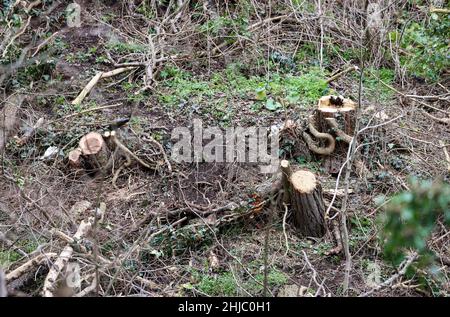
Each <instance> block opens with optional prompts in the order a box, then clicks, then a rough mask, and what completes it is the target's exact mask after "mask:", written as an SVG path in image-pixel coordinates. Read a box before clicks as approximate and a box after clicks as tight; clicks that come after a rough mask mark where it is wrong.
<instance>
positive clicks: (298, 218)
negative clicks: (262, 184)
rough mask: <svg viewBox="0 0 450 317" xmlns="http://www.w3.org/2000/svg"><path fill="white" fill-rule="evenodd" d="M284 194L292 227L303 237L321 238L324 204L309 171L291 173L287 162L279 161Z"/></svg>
mask: <svg viewBox="0 0 450 317" xmlns="http://www.w3.org/2000/svg"><path fill="white" fill-rule="evenodd" d="M281 169H282V173H283V176H282V177H283V183H284V187H285V193H286V192H288V193H289V194H288V195H284V196H283V199H288V200H289V202H290V205H291V208H292V210H293V215H294V225H295V227H296V228H297V229H298V231H299V232H300V233H301V234H302V235H304V236H310V237H319V238H320V237H322V236H323V235H324V234H325V231H326V227H325V203H324V201H323V197H322V187H321V186H320V184H319V183H318V182H317V179H316V176H315V175H314V174H313V173H311V172H310V171H305V170H300V171H296V172H294V173H292V172H291V169H290V167H289V162H288V161H286V160H283V161H281Z"/></svg>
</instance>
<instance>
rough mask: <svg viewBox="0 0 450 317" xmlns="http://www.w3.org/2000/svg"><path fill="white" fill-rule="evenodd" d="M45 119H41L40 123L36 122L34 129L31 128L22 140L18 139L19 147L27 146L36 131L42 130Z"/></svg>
mask: <svg viewBox="0 0 450 317" xmlns="http://www.w3.org/2000/svg"><path fill="white" fill-rule="evenodd" d="M44 122H45V120H44V118H39V120H38V121H36V123H35V124H34V125H33V127H31V128H30V129H28V130H27V131H26V132H25V133H24V134H23V135H22V137H20V138H17V139H16V142H17V144H18V145H19V146H23V145H24V144H26V143H27V142H28V141H29V140H30V139H31V138H32V137H33V136H34V134H35V133H36V131H37V130H38V129H40V128H42V126H43V125H44Z"/></svg>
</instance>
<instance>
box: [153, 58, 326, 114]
mask: <svg viewBox="0 0 450 317" xmlns="http://www.w3.org/2000/svg"><path fill="white" fill-rule="evenodd" d="M241 68H242V65H240V64H238V63H234V64H230V65H229V66H228V67H227V68H226V69H225V70H223V71H221V72H217V73H215V74H213V75H212V76H211V78H210V79H209V80H200V79H197V78H194V77H193V76H192V75H191V74H190V73H188V72H184V71H181V70H180V69H177V68H174V67H166V68H165V69H164V70H162V71H161V73H160V76H161V77H162V78H163V79H164V82H163V90H162V91H164V93H160V95H159V101H160V102H161V103H163V104H167V105H177V104H180V103H186V102H190V103H196V104H200V103H202V104H207V103H209V102H211V100H213V99H214V100H216V101H217V98H220V99H221V100H223V102H222V104H223V103H225V104H226V103H227V102H226V101H229V100H231V99H233V98H241V99H253V100H256V102H255V103H256V107H254V108H255V109H258V110H259V109H261V107H265V108H266V109H268V110H272V111H273V110H277V109H279V108H281V104H280V103H279V102H277V101H275V100H277V99H278V98H281V99H284V100H285V101H286V103H287V104H288V105H294V104H300V105H306V104H311V103H315V102H316V101H317V99H318V98H320V97H321V96H322V95H323V94H324V93H325V92H326V90H327V84H326V81H325V79H324V77H325V76H324V74H323V73H322V72H321V71H320V70H319V69H318V68H311V69H309V70H308V71H307V72H305V73H304V74H301V75H289V74H288V75H283V76H282V75H280V74H273V75H271V76H270V77H267V76H250V77H246V76H245V75H244V74H243V73H242V72H241ZM213 97H215V98H213Z"/></svg>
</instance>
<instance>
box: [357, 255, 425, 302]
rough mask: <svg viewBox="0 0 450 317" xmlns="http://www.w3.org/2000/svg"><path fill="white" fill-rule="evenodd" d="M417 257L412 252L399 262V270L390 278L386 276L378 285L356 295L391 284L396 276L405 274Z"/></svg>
mask: <svg viewBox="0 0 450 317" xmlns="http://www.w3.org/2000/svg"><path fill="white" fill-rule="evenodd" d="M417 258H418V254H417V253H416V252H412V253H411V254H410V255H409V256H408V257H407V258H406V260H404V261H403V262H402V263H401V264H400V270H399V271H398V273H396V274H394V275H392V276H391V277H390V278H388V279H387V280H386V281H384V282H383V283H381V284H380V285H378V286H376V287H374V288H372V289H371V290H370V291H367V292H365V293H363V294H361V295H359V296H358V297H367V296H369V295H371V294H372V293H374V292H376V291H379V290H380V289H382V288H385V287H389V286H391V285H392V283H393V282H395V281H396V280H397V279H398V278H400V277H402V276H403V275H405V273H406V270H407V269H408V268H409V267H410V266H411V264H412V263H413V262H414V261H415V260H416V259H417Z"/></svg>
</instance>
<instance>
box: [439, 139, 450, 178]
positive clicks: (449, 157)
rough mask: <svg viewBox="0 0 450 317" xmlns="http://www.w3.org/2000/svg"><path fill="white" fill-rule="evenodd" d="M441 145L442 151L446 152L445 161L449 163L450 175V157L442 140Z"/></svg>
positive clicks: (448, 170)
mask: <svg viewBox="0 0 450 317" xmlns="http://www.w3.org/2000/svg"><path fill="white" fill-rule="evenodd" d="M439 145H440V146H441V147H442V150H443V151H444V156H445V160H446V162H447V172H449V173H450V155H449V154H448V151H447V148H446V147H445V144H444V142H443V141H442V140H439Z"/></svg>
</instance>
